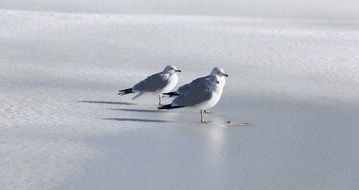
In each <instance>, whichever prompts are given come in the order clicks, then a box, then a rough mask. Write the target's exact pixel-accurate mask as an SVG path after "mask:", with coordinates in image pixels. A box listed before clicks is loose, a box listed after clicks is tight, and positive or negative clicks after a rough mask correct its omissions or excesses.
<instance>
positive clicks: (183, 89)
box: [177, 84, 191, 94]
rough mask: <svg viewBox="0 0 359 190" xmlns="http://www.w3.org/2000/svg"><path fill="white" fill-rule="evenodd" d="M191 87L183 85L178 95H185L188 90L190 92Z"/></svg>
mask: <svg viewBox="0 0 359 190" xmlns="http://www.w3.org/2000/svg"><path fill="white" fill-rule="evenodd" d="M190 87H191V85H190V84H185V85H182V86H180V87H179V88H178V89H177V93H178V94H183V93H185V92H186V91H187V90H189V89H190Z"/></svg>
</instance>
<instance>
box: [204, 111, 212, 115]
mask: <svg viewBox="0 0 359 190" xmlns="http://www.w3.org/2000/svg"><path fill="white" fill-rule="evenodd" d="M203 112H204V113H206V114H211V113H212V111H211V110H204V111H203Z"/></svg>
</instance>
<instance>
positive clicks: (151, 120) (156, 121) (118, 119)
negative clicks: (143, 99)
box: [103, 118, 173, 123]
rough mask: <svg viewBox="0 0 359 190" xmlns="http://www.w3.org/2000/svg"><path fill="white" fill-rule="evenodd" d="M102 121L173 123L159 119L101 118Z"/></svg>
mask: <svg viewBox="0 0 359 190" xmlns="http://www.w3.org/2000/svg"><path fill="white" fill-rule="evenodd" d="M103 120H110V121H133V122H145V123H171V122H173V121H167V120H159V119H138V118H103Z"/></svg>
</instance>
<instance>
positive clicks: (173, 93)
mask: <svg viewBox="0 0 359 190" xmlns="http://www.w3.org/2000/svg"><path fill="white" fill-rule="evenodd" d="M163 95H165V96H169V97H173V96H179V95H180V94H179V93H177V92H167V93H163Z"/></svg>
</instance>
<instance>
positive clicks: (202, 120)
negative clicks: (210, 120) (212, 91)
mask: <svg viewBox="0 0 359 190" xmlns="http://www.w3.org/2000/svg"><path fill="white" fill-rule="evenodd" d="M201 123H205V121H204V118H203V110H201Z"/></svg>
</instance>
